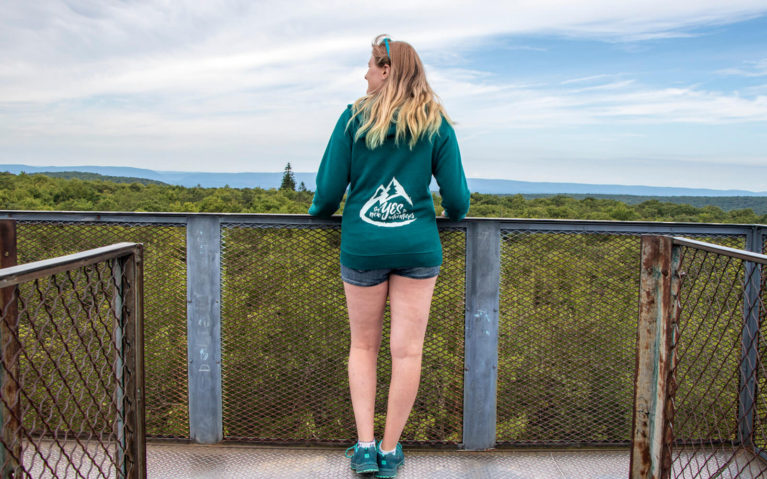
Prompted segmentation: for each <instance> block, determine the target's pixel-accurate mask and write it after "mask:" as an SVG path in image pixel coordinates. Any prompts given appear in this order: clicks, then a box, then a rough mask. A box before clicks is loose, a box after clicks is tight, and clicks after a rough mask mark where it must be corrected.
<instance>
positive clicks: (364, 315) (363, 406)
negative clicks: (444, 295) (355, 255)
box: [344, 282, 389, 441]
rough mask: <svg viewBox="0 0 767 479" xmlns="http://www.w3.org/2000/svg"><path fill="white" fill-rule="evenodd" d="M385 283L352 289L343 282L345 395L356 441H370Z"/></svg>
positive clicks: (386, 291) (387, 286)
mask: <svg viewBox="0 0 767 479" xmlns="http://www.w3.org/2000/svg"><path fill="white" fill-rule="evenodd" d="M388 290H389V285H388V282H383V283H381V284H377V285H375V286H355V285H353V284H349V283H346V282H344V291H346V305H347V307H348V309H349V327H350V330H351V347H350V348H349V391H350V392H351V396H352V408H353V409H354V420H355V422H356V423H357V439H359V440H360V441H372V440H373V414H374V412H375V400H376V359H377V358H378V348H379V347H380V346H381V326H382V323H383V313H384V308H385V307H386V295H387V293H388Z"/></svg>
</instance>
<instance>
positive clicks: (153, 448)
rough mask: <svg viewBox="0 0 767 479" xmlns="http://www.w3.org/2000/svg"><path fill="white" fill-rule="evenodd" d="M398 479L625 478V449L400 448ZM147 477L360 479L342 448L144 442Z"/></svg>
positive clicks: (626, 451)
mask: <svg viewBox="0 0 767 479" xmlns="http://www.w3.org/2000/svg"><path fill="white" fill-rule="evenodd" d="M405 454H406V456H405V465H404V466H403V467H402V468H401V469H400V472H399V474H398V475H397V477H398V478H401V479H430V478H434V479H437V478H439V479H450V478H455V479H625V478H626V477H628V471H629V450H628V449H592V450H584V449H577V450H519V449H516V450H503V449H500V450H494V451H483V452H471V451H440V450H436V451H435V450H434V449H416V448H406V451H405ZM147 475H148V477H149V479H234V478H243V479H244V478H248V479H255V478H259V479H293V478H296V479H298V478H302V479H303V478H306V477H313V478H321V479H324V478H327V479H336V478H344V479H346V478H349V479H354V478H357V479H359V478H366V477H371V478H372V477H375V475H374V474H367V475H358V474H355V473H354V472H352V471H351V469H350V468H349V459H347V458H346V457H344V449H343V448H320V447H304V448H297V447H291V448H287V447H267V446H249V445H243V446H239V445H238V446H235V445H229V444H227V445H223V446H221V445H214V446H205V445H196V444H189V445H187V444H157V443H149V444H147Z"/></svg>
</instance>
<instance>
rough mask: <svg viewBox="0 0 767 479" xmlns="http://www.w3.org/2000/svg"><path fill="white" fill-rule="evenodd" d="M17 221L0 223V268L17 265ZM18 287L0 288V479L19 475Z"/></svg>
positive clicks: (0, 221)
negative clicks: (0, 398)
mask: <svg viewBox="0 0 767 479" xmlns="http://www.w3.org/2000/svg"><path fill="white" fill-rule="evenodd" d="M16 259H17V255H16V220H0V268H8V267H10V266H15V265H16ZM16 289H17V287H15V286H12V287H8V288H2V289H0V393H2V394H0V396H1V397H2V401H0V425H1V426H2V442H0V477H2V478H3V479H5V478H7V477H15V476H17V475H18V474H20V467H19V465H20V464H19V461H20V460H21V424H20V423H19V418H21V402H20V399H21V398H20V395H19V384H18V381H19V351H20V349H21V346H20V344H19V342H18V327H19V323H18V321H19V318H18V310H17V308H18V306H17V304H16V295H15V291H16Z"/></svg>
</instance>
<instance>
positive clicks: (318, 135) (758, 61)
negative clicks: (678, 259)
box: [0, 0, 767, 191]
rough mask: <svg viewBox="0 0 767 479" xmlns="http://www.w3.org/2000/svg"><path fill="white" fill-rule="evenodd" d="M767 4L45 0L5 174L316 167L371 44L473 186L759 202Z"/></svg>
mask: <svg viewBox="0 0 767 479" xmlns="http://www.w3.org/2000/svg"><path fill="white" fill-rule="evenodd" d="M765 31H767V3H765V2H764V1H747V0H733V1H730V2H721V1H719V0H716V1H714V0H698V1H684V0H679V1H675V2H668V1H654V0H652V1H651V0H647V1H635V2H624V3H623V4H622V3H617V4H616V2H607V1H602V0H579V2H570V1H564V0H562V1H553V0H542V1H537V2H526V1H508V2H502V3H501V2H479V3H473V4H471V5H469V4H468V2H458V1H445V0H443V1H440V2H436V1H432V0H411V1H407V2H400V1H392V2H386V4H385V5H383V6H382V5H381V3H380V2H353V3H352V2H340V1H335V2H333V1H330V2H321V3H315V2H302V1H295V2H276V1H263V0H262V1H255V2H245V1H216V0H209V1H205V2H203V1H184V0H178V1H176V2H163V1H141V2H120V3H117V2H100V1H77V2H76V1H54V0H39V1H36V2H21V1H18V2H10V4H7V5H4V7H3V13H2V15H0V65H3V67H2V68H0V163H26V164H31V165H55V166H65V165H83V164H90V165H121V166H135V167H142V168H151V169H155V170H189V171H192V170H194V171H229V172H232V171H281V170H282V168H283V167H284V165H285V163H286V162H287V161H290V162H291V163H292V165H293V167H294V169H295V170H297V171H316V169H317V166H318V163H319V159H320V157H321V155H322V152H323V150H324V147H325V144H326V143H327V138H328V135H329V134H330V131H331V129H332V127H333V125H334V124H335V120H336V118H337V116H338V114H339V113H340V112H341V111H342V109H343V108H344V107H345V105H346V104H348V103H351V102H352V101H354V100H355V99H356V98H358V97H359V96H360V95H362V94H363V93H364V90H365V87H366V83H365V80H364V79H363V76H364V73H365V69H366V63H367V59H368V56H369V51H370V50H369V45H370V41H371V39H372V38H373V37H374V36H375V35H376V34H378V33H382V32H386V33H389V34H391V35H392V37H393V38H394V39H395V40H404V41H409V42H410V43H411V44H413V45H414V46H415V47H416V49H417V50H418V51H419V53H420V55H421V58H422V60H423V61H424V63H425V65H426V68H427V75H428V78H429V81H430V83H431V84H432V87H433V88H434V90H435V91H436V92H437V93H438V94H439V95H440V97H441V99H442V101H443V103H444V104H445V106H446V107H447V109H448V112H449V113H450V115H451V116H452V118H453V119H454V120H455V121H456V132H457V134H458V137H459V142H460V145H461V151H462V154H463V159H464V165H465V168H466V171H467V174H468V175H469V176H471V177H475V178H506V179H515V180H526V181H554V182H575V183H610V184H632V185H633V184H643V185H653V186H677V187H707V188H719V189H728V188H738V189H747V190H752V191H767V35H765V33H764V32H765Z"/></svg>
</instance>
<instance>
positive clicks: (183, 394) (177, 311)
mask: <svg viewBox="0 0 767 479" xmlns="http://www.w3.org/2000/svg"><path fill="white" fill-rule="evenodd" d="M17 236H18V254H19V263H27V262H30V261H37V260H41V259H47V258H51V257H54V256H60V255H64V254H70V253H74V252H77V251H83V250H86V249H91V248H97V247H100V246H105V245H108V244H112V243H117V242H122V241H130V242H135V243H142V244H143V245H144V277H145V281H144V285H145V288H144V317H145V333H144V334H145V338H146V352H145V355H146V387H147V391H146V402H147V411H148V413H147V434H148V435H149V436H152V437H172V438H187V437H189V420H188V395H187V377H188V376H187V361H186V351H187V346H186V228H185V227H184V225H170V224H162V223H153V224H137V223H98V222H93V223H91V222H51V221H17Z"/></svg>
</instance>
